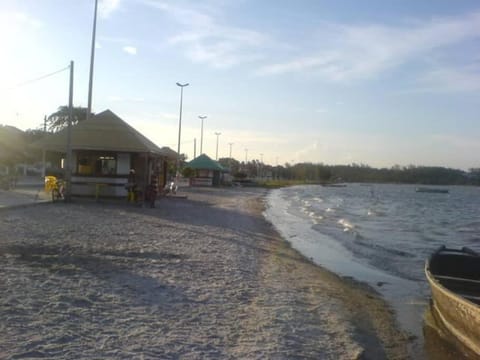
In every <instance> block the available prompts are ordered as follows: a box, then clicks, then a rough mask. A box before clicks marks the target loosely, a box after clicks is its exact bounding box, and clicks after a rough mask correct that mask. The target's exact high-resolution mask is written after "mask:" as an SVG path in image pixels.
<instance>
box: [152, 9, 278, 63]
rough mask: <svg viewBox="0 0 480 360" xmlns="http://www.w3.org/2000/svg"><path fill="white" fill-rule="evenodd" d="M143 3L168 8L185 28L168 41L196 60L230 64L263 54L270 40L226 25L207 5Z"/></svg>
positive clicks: (253, 59)
mask: <svg viewBox="0 0 480 360" xmlns="http://www.w3.org/2000/svg"><path fill="white" fill-rule="evenodd" d="M143 3H144V4H146V5H148V6H151V7H154V8H156V9H159V10H161V11H164V12H165V13H167V14H168V15H170V16H171V17H172V18H173V19H174V20H175V21H176V22H177V23H179V24H180V25H181V26H182V30H181V32H180V33H179V34H177V35H175V36H172V37H171V38H170V39H169V40H168V42H169V44H171V45H173V46H181V47H183V49H184V51H185V55H186V56H187V57H188V58H189V59H190V60H191V61H193V62H196V63H205V64H208V65H210V66H212V67H216V68H229V67H232V66H234V65H238V64H241V63H247V62H252V61H256V60H258V59H261V58H262V57H263V55H262V53H263V50H262V47H264V46H266V44H267V43H268V40H269V39H268V37H267V36H266V35H264V34H261V33H259V32H257V31H253V30H249V29H244V28H239V27H233V26H227V25H222V24H220V23H219V22H218V21H216V18H215V17H214V16H213V15H210V14H209V13H208V11H207V10H206V9H205V8H203V9H202V11H200V10H196V9H194V8H184V7H180V6H177V5H176V4H175V5H171V4H167V3H165V2H157V1H152V0H144V1H143ZM217 10H218V9H217Z"/></svg>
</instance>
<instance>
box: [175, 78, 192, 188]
mask: <svg viewBox="0 0 480 360" xmlns="http://www.w3.org/2000/svg"><path fill="white" fill-rule="evenodd" d="M188 85H189V84H188V83H186V84H180V83H178V82H177V86H180V117H179V120H178V147H177V171H176V177H177V181H178V172H179V170H180V138H181V134H182V105H183V88H184V87H185V86H188Z"/></svg>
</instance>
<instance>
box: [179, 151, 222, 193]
mask: <svg viewBox="0 0 480 360" xmlns="http://www.w3.org/2000/svg"><path fill="white" fill-rule="evenodd" d="M186 166H187V167H189V168H191V169H193V170H194V171H195V176H194V177H193V178H192V179H191V182H190V184H191V185H192V186H218V185H220V178H221V174H222V173H224V172H226V169H225V168H224V167H223V166H222V165H220V164H219V163H218V162H217V161H215V160H212V159H211V158H210V157H208V156H207V155H205V154H202V155H200V156H198V157H196V158H195V159H193V160H192V161H190V162H188V163H187V164H186Z"/></svg>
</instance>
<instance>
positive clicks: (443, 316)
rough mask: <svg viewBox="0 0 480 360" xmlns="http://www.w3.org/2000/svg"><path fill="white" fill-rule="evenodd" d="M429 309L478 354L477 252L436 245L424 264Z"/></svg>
mask: <svg viewBox="0 0 480 360" xmlns="http://www.w3.org/2000/svg"><path fill="white" fill-rule="evenodd" d="M425 274H426V277H427V280H428V282H429V284H430V288H431V292H432V308H433V311H434V312H435V314H436V315H437V316H438V317H439V318H440V320H441V322H442V323H443V325H444V326H445V328H446V329H447V330H448V331H449V332H450V333H451V334H452V335H453V336H455V337H456V338H457V340H458V341H460V342H461V343H462V344H463V345H465V346H466V347H468V348H469V349H471V350H472V351H474V352H475V353H476V354H478V355H480V255H479V254H478V253H476V252H474V251H473V250H470V249H468V248H462V249H461V250H455V249H447V248H446V247H445V246H442V247H441V248H439V249H438V250H437V251H436V252H435V253H433V254H432V256H431V257H430V259H429V260H427V261H426V263H425Z"/></svg>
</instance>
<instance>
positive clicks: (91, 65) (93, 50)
mask: <svg viewBox="0 0 480 360" xmlns="http://www.w3.org/2000/svg"><path fill="white" fill-rule="evenodd" d="M97 9H98V0H95V11H94V14H93V31H92V49H91V52H90V77H89V80H88V107H87V119H86V120H88V119H90V114H91V112H92V88H93V63H94V60H95V35H96V33H97Z"/></svg>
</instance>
